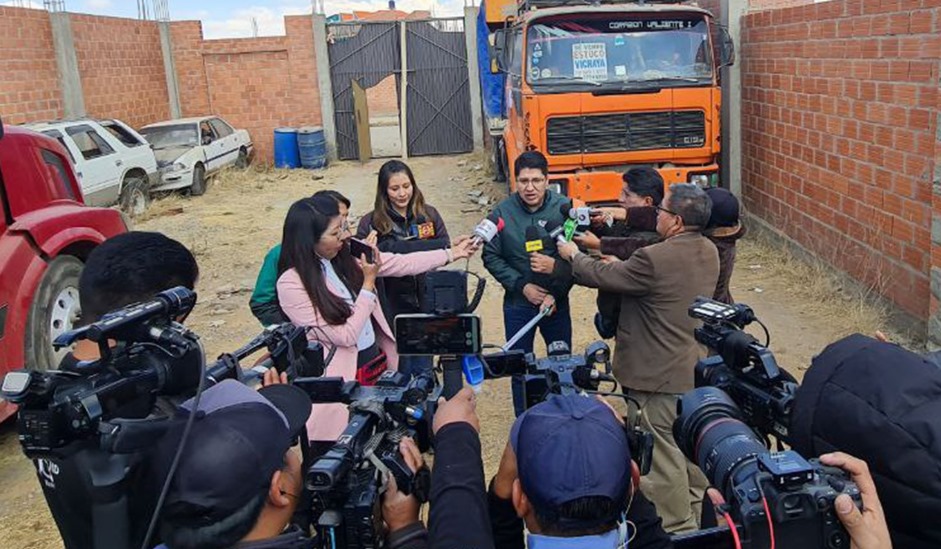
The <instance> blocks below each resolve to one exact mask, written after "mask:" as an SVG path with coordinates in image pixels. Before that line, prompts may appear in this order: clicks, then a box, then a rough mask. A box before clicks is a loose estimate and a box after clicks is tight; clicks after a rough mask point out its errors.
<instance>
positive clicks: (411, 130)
mask: <svg viewBox="0 0 941 549" xmlns="http://www.w3.org/2000/svg"><path fill="white" fill-rule="evenodd" d="M401 24H405V29H406V63H407V67H408V75H407V78H406V80H407V83H408V85H407V90H408V97H407V107H406V108H407V115H406V121H405V123H406V134H407V143H403V147H407V148H406V152H407V154H408V155H409V156H422V155H433V154H451V153H462V152H469V151H471V150H473V147H474V138H473V131H472V128H471V109H470V85H469V84H470V83H469V81H468V73H467V48H466V46H465V43H464V20H463V19H461V18H454V19H433V20H427V21H407V22H395V21H382V22H367V21H358V22H351V23H332V24H330V25H327V43H328V45H327V53H328V55H329V58H330V80H331V85H332V88H333V90H332V92H333V104H334V117H335V121H336V134H337V144H336V146H337V156H338V157H339V158H340V159H342V160H350V159H356V158H359V143H358V139H357V134H356V119H355V111H354V102H353V90H352V82H353V81H354V80H355V81H356V82H357V83H358V84H359V86H360V87H362V88H363V89H368V88H370V87H372V86H375V85H377V84H379V82H381V81H382V80H384V79H385V78H386V77H388V76H389V75H395V77H396V93H397V95H398V96H401V49H400V48H401V27H400V26H399V25H401ZM399 100H400V101H401V97H399Z"/></svg>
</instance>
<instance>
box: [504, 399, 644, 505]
mask: <svg viewBox="0 0 941 549" xmlns="http://www.w3.org/2000/svg"><path fill="white" fill-rule="evenodd" d="M510 444H511V445H512V447H513V451H514V452H515V453H516V462H517V469H518V470H519V479H520V484H521V485H522V488H523V492H524V493H525V494H526V497H527V498H529V500H530V501H531V502H532V504H533V506H534V507H535V508H536V509H540V510H553V509H557V508H558V507H559V506H560V505H563V504H565V503H568V502H570V501H574V500H576V499H580V498H583V497H590V496H603V497H607V498H610V499H611V500H612V501H615V502H617V501H619V500H621V499H624V498H626V496H627V495H628V490H629V489H630V483H631V451H630V447H629V446H628V442H627V433H626V432H625V431H624V426H623V425H621V423H620V422H619V421H618V420H617V418H616V417H615V416H614V414H613V413H612V412H611V409H610V408H609V407H608V406H607V405H605V404H604V403H602V402H600V401H598V400H597V399H596V398H594V397H586V396H583V395H567V396H562V395H549V397H548V398H547V399H546V400H545V401H544V402H541V403H539V404H537V405H536V406H533V407H532V408H530V409H529V410H527V411H526V412H524V413H523V414H522V415H520V417H519V418H517V419H516V422H515V423H514V424H513V428H512V429H511V430H510ZM560 519H561V520H563V521H564V520H565V517H560Z"/></svg>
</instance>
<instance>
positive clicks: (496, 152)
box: [493, 137, 506, 183]
mask: <svg viewBox="0 0 941 549" xmlns="http://www.w3.org/2000/svg"><path fill="white" fill-rule="evenodd" d="M493 180H494V181H496V182H497V183H506V150H505V149H504V147H503V139H502V138H499V137H495V138H494V139H493Z"/></svg>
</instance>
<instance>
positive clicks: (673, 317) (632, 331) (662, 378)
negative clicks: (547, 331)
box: [572, 233, 719, 393]
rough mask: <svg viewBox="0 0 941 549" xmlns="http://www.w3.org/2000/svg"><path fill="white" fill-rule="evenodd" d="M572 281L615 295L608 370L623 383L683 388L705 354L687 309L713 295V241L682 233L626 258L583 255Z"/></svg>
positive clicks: (715, 264)
mask: <svg viewBox="0 0 941 549" xmlns="http://www.w3.org/2000/svg"><path fill="white" fill-rule="evenodd" d="M572 270H573V272H574V275H575V280H576V282H577V283H578V284H582V285H584V286H590V287H594V288H599V289H601V290H605V291H609V292H612V293H617V294H620V297H621V316H620V317H619V318H618V332H617V341H616V345H615V349H614V374H615V376H616V377H617V379H618V381H619V382H620V383H621V385H622V386H623V387H624V388H629V389H636V390H640V391H649V392H659V393H683V392H685V391H688V390H690V389H692V388H693V368H694V367H695V366H696V361H697V360H699V359H700V358H702V356H704V350H703V348H702V347H701V346H700V345H699V344H698V343H696V339H695V338H694V336H693V330H694V329H695V328H696V327H698V326H699V321H698V320H695V319H693V318H690V316H689V314H688V313H687V311H688V309H689V306H690V304H692V302H693V300H694V299H695V298H696V297H697V296H701V295H702V296H711V295H712V294H713V292H714V291H715V289H716V281H717V280H718V278H719V255H718V253H717V252H716V247H715V246H714V245H713V244H712V242H710V241H709V240H707V239H706V238H705V237H703V236H702V235H701V234H699V233H682V234H679V235H677V236H674V237H672V238H669V239H667V240H665V241H663V242H660V243H657V244H653V245H651V246H647V247H645V248H641V249H639V250H637V251H636V252H634V254H633V255H632V256H631V258H630V259H628V260H627V261H619V262H616V263H608V264H605V263H603V262H601V261H598V260H595V259H592V258H590V257H588V256H587V255H585V254H578V255H577V256H576V257H575V259H574V261H573V262H572Z"/></svg>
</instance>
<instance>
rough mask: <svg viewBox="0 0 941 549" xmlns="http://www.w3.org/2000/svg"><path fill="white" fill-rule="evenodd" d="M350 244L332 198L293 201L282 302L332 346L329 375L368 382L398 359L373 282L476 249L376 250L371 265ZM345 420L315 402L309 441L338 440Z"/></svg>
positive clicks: (282, 264)
mask: <svg viewBox="0 0 941 549" xmlns="http://www.w3.org/2000/svg"><path fill="white" fill-rule="evenodd" d="M349 239H350V233H349V231H348V230H347V229H346V228H345V227H344V224H343V218H342V216H341V215H340V211H339V209H338V208H337V203H336V201H335V200H333V199H330V198H326V197H313V198H305V199H301V200H298V201H297V202H295V203H294V204H293V205H292V206H291V208H290V210H288V214H287V218H286V219H285V221H284V232H283V236H282V240H281V243H282V246H281V257H280V260H279V262H278V272H279V273H280V275H279V277H278V283H277V289H278V300H279V302H280V304H281V309H282V310H283V311H284V313H285V315H287V317H288V318H289V319H290V320H291V322H293V323H294V324H296V325H298V326H303V327H307V328H309V331H308V333H307V338H308V339H309V340H310V341H317V342H320V343H321V344H322V345H323V346H324V347H325V349H327V351H328V353H329V354H328V356H330V357H331V358H330V361H329V363H328V364H327V365H326V371H325V374H324V375H326V376H340V377H342V378H343V379H345V380H357V381H359V382H360V383H362V384H364V385H371V384H373V383H375V381H376V379H378V378H379V376H380V375H381V374H382V372H384V371H385V370H386V369H392V370H395V369H397V368H398V362H399V357H398V355H397V354H396V351H395V338H394V335H393V332H392V329H391V328H390V327H389V323H388V321H387V320H386V317H385V315H383V311H382V307H381V305H380V303H379V300H378V298H377V296H376V280H377V279H378V278H379V277H382V276H408V275H417V274H420V273H423V272H427V271H430V270H433V269H436V268H438V267H442V266H444V265H446V264H448V263H450V262H451V261H455V260H458V259H463V258H467V257H470V256H471V255H472V254H473V253H474V251H475V248H474V246H473V243H472V241H470V240H467V241H465V242H462V243H461V244H458V245H455V246H454V247H451V248H447V249H439V250H430V251H425V252H416V253H412V254H409V255H408V256H407V257H406V256H403V255H397V254H391V253H382V252H380V251H379V250H378V249H377V248H375V247H373V248H372V250H373V261H369V260H368V258H367V257H366V256H365V255H364V256H363V257H361V258H354V257H353V256H352V254H351V253H350V246H349ZM315 417H316V419H315ZM347 419H348V414H347V411H346V406H345V405H343V404H316V405H314V409H313V412H312V414H311V420H310V421H309V422H308V431H309V435H310V440H312V441H333V440H336V437H337V436H339V435H340V433H341V432H342V431H343V428H344V427H345V426H346V423H347Z"/></svg>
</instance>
